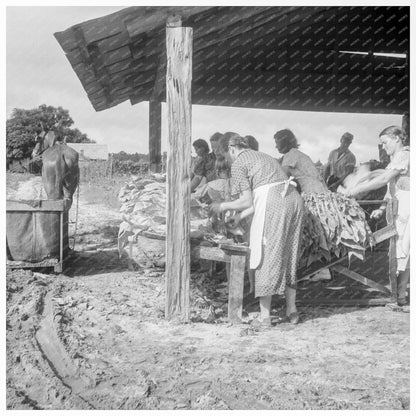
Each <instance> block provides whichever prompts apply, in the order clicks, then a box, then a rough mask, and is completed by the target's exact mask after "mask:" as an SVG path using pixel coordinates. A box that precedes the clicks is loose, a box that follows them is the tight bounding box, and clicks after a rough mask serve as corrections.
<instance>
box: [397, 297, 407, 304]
mask: <svg viewBox="0 0 416 416" xmlns="http://www.w3.org/2000/svg"><path fill="white" fill-rule="evenodd" d="M397 305H398V306H408V305H409V302H408V301H407V300H406V298H404V299H397Z"/></svg>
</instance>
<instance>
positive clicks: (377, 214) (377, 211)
mask: <svg viewBox="0 0 416 416" xmlns="http://www.w3.org/2000/svg"><path fill="white" fill-rule="evenodd" d="M383 212H384V210H382V209H375V210H374V211H373V212H372V213H371V214H370V218H374V219H375V220H379V219H380V218H381V216H382V215H383Z"/></svg>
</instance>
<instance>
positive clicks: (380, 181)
mask: <svg viewBox="0 0 416 416" xmlns="http://www.w3.org/2000/svg"><path fill="white" fill-rule="evenodd" d="M399 174H400V171H398V170H396V169H385V170H384V172H383V173H382V174H381V175H379V176H376V177H374V178H373V179H371V180H370V181H368V182H367V183H363V184H361V185H357V186H355V187H354V188H353V189H348V190H347V195H348V196H356V195H358V194H361V193H364V192H369V191H374V190H376V189H379V188H382V187H383V186H386V185H387V184H388V183H389V182H390V181H391V180H392V179H393V178H395V177H396V176H398V175H399Z"/></svg>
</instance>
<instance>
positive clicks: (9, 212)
mask: <svg viewBox="0 0 416 416" xmlns="http://www.w3.org/2000/svg"><path fill="white" fill-rule="evenodd" d="M6 240H7V263H6V265H7V267H9V268H12V269H27V268H30V269H32V268H44V267H53V268H54V271H55V272H56V273H61V272H62V270H63V265H64V260H65V256H66V254H67V252H68V249H69V247H68V211H67V209H66V206H65V203H64V201H63V200H58V201H49V200H44V201H42V200H34V201H7V203H6Z"/></svg>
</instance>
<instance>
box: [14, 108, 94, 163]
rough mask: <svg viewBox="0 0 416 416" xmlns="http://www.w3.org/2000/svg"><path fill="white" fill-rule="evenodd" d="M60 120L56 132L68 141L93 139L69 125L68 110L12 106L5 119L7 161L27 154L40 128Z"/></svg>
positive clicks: (75, 141)
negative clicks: (27, 108)
mask: <svg viewBox="0 0 416 416" xmlns="http://www.w3.org/2000/svg"><path fill="white" fill-rule="evenodd" d="M58 122H60V127H59V135H60V136H61V137H62V138H65V140H66V142H67V143H95V141H94V140H91V139H90V138H89V137H88V136H87V135H86V134H85V133H82V132H81V131H80V130H79V129H77V128H72V127H71V126H72V125H73V124H74V121H73V120H72V118H71V117H70V115H69V112H68V110H65V109H63V108H62V107H53V106H51V105H46V104H42V105H40V106H39V107H37V108H33V109H30V110H26V109H22V108H15V109H13V111H12V113H11V117H10V118H9V119H7V120H6V158H7V161H8V162H13V161H19V160H23V159H27V158H29V157H30V155H31V153H32V150H33V148H34V147H35V144H36V138H37V136H38V135H39V134H40V133H41V132H42V129H45V130H49V129H51V128H52V127H53V126H54V125H55V124H56V123H58Z"/></svg>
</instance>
